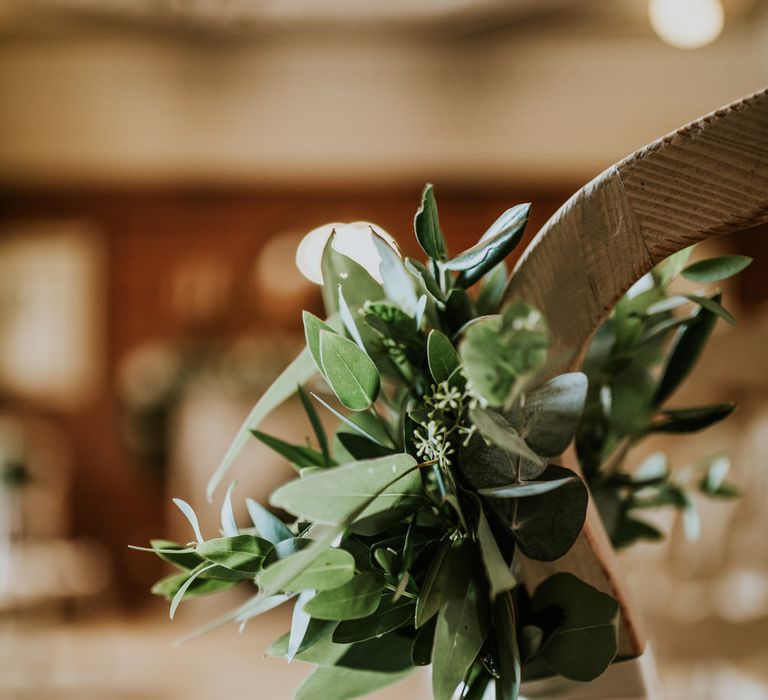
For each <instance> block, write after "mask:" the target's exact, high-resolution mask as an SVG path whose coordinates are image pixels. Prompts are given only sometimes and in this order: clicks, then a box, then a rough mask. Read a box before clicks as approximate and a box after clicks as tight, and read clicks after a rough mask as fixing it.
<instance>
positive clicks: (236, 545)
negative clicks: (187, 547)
mask: <svg viewBox="0 0 768 700" xmlns="http://www.w3.org/2000/svg"><path fill="white" fill-rule="evenodd" d="M271 549H272V544H271V543H270V542H268V541H267V540H264V539H262V538H261V537H254V536H253V535H237V536H235V537H217V538H216V539H213V540H207V541H206V542H203V543H202V544H201V545H199V546H198V548H197V552H198V554H199V555H200V556H201V557H204V558H205V559H207V560H208V561H211V562H213V563H214V564H218V565H219V566H223V567H224V568H226V569H230V570H231V571H237V572H241V573H244V574H251V575H253V574H255V573H257V572H258V571H260V570H261V566H262V564H263V563H264V559H266V557H267V554H269V552H270V550H271Z"/></svg>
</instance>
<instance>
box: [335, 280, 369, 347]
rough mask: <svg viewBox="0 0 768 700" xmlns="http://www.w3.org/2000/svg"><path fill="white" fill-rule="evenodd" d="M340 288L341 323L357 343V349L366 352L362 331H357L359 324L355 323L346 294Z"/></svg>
mask: <svg viewBox="0 0 768 700" xmlns="http://www.w3.org/2000/svg"><path fill="white" fill-rule="evenodd" d="M338 287H339V315H340V316H341V322H342V323H343V324H344V328H346V329H347V333H349V337H350V338H352V340H354V341H355V344H356V345H357V347H359V348H360V349H361V350H362V351H363V352H365V343H363V339H362V338H361V337H360V331H359V330H358V329H357V323H355V319H354V317H353V316H352V310H351V309H350V308H349V304H347V301H346V299H344V292H342V290H341V285H338Z"/></svg>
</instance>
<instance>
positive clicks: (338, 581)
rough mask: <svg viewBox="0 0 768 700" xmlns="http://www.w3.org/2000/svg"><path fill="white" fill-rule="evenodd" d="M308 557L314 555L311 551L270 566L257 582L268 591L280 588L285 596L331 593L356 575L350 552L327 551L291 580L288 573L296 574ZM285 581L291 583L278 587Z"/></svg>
mask: <svg viewBox="0 0 768 700" xmlns="http://www.w3.org/2000/svg"><path fill="white" fill-rule="evenodd" d="M307 553H312V548H311V547H307V548H305V549H302V550H301V551H299V552H297V553H296V554H293V555H292V556H290V557H287V558H285V559H279V560H278V561H276V562H275V563H273V564H270V565H269V566H268V567H267V568H265V569H264V570H263V571H261V573H260V574H259V576H258V578H257V582H258V584H259V587H260V588H262V589H266V590H268V591H272V590H273V589H274V588H276V587H277V589H278V590H282V591H284V592H286V593H294V592H298V591H303V590H315V591H328V590H331V589H333V588H338V587H339V586H343V585H344V584H345V583H346V582H347V581H349V580H350V579H351V578H352V577H353V576H354V575H355V560H354V558H353V557H352V555H351V554H350V553H349V552H345V551H344V550H343V549H333V548H330V547H326V548H324V549H323V551H322V552H321V554H320V555H319V556H314V558H312V559H310V562H309V563H308V564H306V565H305V566H302V567H301V568H300V573H299V574H298V575H295V576H294V577H293V578H290V577H288V576H287V574H286V572H288V573H291V572H292V571H293V568H294V563H295V562H296V561H297V560H298V561H300V562H301V563H302V564H303V563H304V560H305V559H306V558H307ZM297 558H298V559H297ZM286 577H287V578H289V580H288V582H286V583H285V584H278V583H276V582H280V581H282V579H283V578H286Z"/></svg>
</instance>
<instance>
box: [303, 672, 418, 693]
mask: <svg viewBox="0 0 768 700" xmlns="http://www.w3.org/2000/svg"><path fill="white" fill-rule="evenodd" d="M409 673H411V671H410V670H408V671H403V672H401V673H375V672H372V671H358V670H356V669H351V668H338V667H335V666H320V667H318V668H316V669H315V670H314V671H313V672H312V674H311V675H310V676H309V678H307V680H306V681H304V684H303V685H302V686H301V688H299V690H298V691H297V693H296V694H295V695H294V696H293V700H318V699H319V698H322V700H350V699H351V698H358V697H361V696H363V695H368V694H369V693H372V692H373V691H375V690H379V689H380V688H385V687H386V686H388V685H392V684H393V683H397V682H398V681H401V680H403V679H404V678H405V677H406V676H408V674H409Z"/></svg>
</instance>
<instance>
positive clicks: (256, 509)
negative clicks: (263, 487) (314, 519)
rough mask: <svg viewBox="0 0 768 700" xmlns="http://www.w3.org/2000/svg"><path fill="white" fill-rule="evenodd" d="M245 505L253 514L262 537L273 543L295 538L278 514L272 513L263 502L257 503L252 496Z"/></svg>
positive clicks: (253, 519)
mask: <svg viewBox="0 0 768 700" xmlns="http://www.w3.org/2000/svg"><path fill="white" fill-rule="evenodd" d="M245 505H246V507H247V508H248V515H250V516H251V520H252V521H253V524H254V526H255V527H256V531H257V532H258V534H259V536H260V537H263V538H264V539H265V540H267V542H271V543H272V544H273V545H276V544H278V543H279V542H283V541H285V540H290V539H293V533H292V532H291V531H290V530H289V529H288V526H287V525H286V524H285V523H284V522H283V521H282V520H280V518H278V517H277V516H276V515H273V514H272V513H270V512H269V511H268V510H267V509H266V508H265V507H264V506H263V505H261V503H257V502H256V501H254V500H253V499H252V498H247V499H246V501H245Z"/></svg>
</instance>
